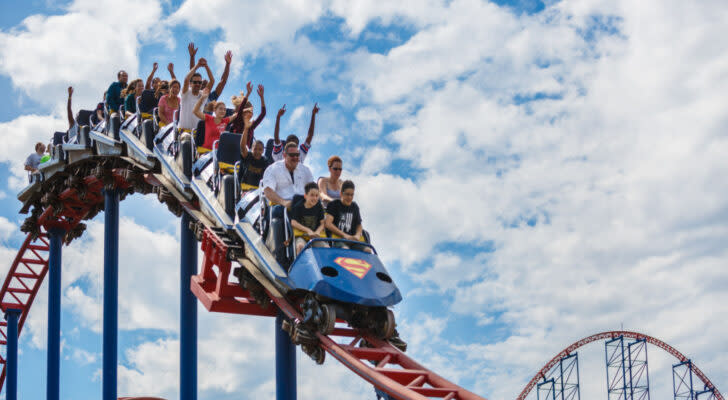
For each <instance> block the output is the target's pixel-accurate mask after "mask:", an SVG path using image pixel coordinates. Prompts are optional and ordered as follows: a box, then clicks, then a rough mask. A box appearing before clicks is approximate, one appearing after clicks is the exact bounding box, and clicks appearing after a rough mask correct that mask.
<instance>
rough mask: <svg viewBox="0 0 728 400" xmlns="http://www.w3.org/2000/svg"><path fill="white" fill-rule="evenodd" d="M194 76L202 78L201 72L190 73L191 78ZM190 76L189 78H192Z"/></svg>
mask: <svg viewBox="0 0 728 400" xmlns="http://www.w3.org/2000/svg"><path fill="white" fill-rule="evenodd" d="M196 76H199V77H200V78H202V74H201V73H199V72H195V73H194V74H192V78H194V77H196ZM192 78H190V80H192Z"/></svg>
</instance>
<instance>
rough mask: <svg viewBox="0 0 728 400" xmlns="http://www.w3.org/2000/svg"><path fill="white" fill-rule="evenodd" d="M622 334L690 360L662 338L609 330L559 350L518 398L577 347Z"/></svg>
mask: <svg viewBox="0 0 728 400" xmlns="http://www.w3.org/2000/svg"><path fill="white" fill-rule="evenodd" d="M620 336H623V337H625V338H629V339H640V340H642V339H644V340H645V341H646V342H647V343H649V344H651V345H654V346H657V347H659V348H660V349H662V350H664V351H666V352H667V353H669V354H671V355H672V356H673V357H675V358H677V359H678V360H679V361H680V362H685V361H688V358H687V357H685V356H684V355H683V354H682V353H680V352H679V351H678V350H677V349H675V348H674V347H672V346H670V345H669V344H667V343H665V342H663V341H662V340H660V339H657V338H654V337H652V336H648V335H645V334H643V333H639V332H632V331H608V332H601V333H597V334H594V335H591V336H587V337H585V338H583V339H581V340H577V341H576V342H574V343H572V344H571V345H570V346H568V347H567V348H565V349H564V350H562V351H561V352H559V353H558V354H557V355H556V356H554V358H552V359H551V360H550V361H549V362H547V363H546V365H544V367H543V368H541V370H539V371H538V373H536V375H535V376H534V377H533V378H532V379H531V380H530V381H529V382H528V384H527V385H526V387H525V388H524V389H523V391H522V392H521V394H520V395H518V397H517V399H516V400H525V399H526V396H528V394H529V393H530V392H531V390H532V389H533V388H534V386H536V384H537V383H538V381H539V380H540V379H543V378H545V377H546V374H547V373H548V372H549V370H551V368H553V366H554V365H556V364H557V363H558V362H559V360H561V359H562V358H563V357H566V356H569V355H571V354H572V353H573V352H574V351H576V349H578V348H580V347H582V346H585V345H587V344H589V343H592V342H596V341H598V340H604V339H614V338H618V337H620ZM692 368H693V373H694V374H695V376H697V377H698V378H700V380H701V381H703V384H705V388H706V389H714V390H715V398H716V399H717V400H724V398H723V395H722V394H720V392H718V389H717V388H716V387H715V385H713V382H711V381H710V379H708V377H707V376H706V375H705V374H704V373H703V371H701V370H700V368H698V367H697V366H696V365H695V364H693V365H692Z"/></svg>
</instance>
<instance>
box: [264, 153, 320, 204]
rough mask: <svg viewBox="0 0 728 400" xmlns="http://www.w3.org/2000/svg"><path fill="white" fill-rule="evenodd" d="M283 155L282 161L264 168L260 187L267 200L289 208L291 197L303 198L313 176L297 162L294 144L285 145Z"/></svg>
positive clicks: (297, 157) (298, 154) (297, 155)
mask: <svg viewBox="0 0 728 400" xmlns="http://www.w3.org/2000/svg"><path fill="white" fill-rule="evenodd" d="M283 153H284V157H285V158H284V159H283V160H281V161H276V162H275V163H273V164H272V165H271V166H269V167H268V168H266V170H265V172H264V173H263V181H262V187H263V193H265V197H266V198H267V199H268V200H270V201H272V202H273V203H277V204H281V205H283V206H285V207H286V208H289V207H290V206H291V202H292V200H293V196H295V195H301V196H303V194H304V193H305V191H304V187H305V186H306V184H307V183H309V182H313V174H312V173H311V170H310V169H308V167H307V166H305V165H303V164H301V163H300V162H299V160H300V158H301V152H300V151H299V150H298V146H297V145H296V144H295V143H288V144H286V147H285V150H284V151H283Z"/></svg>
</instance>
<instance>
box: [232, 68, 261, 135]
mask: <svg viewBox="0 0 728 400" xmlns="http://www.w3.org/2000/svg"><path fill="white" fill-rule="evenodd" d="M245 89H246V92H247V93H246V94H245V96H243V97H242V98H240V97H237V96H233V104H235V105H236V106H237V108H236V113H237V118H233V122H232V124H231V126H230V132H233V133H243V128H244V127H245V121H251V120H252V122H251V123H250V127H249V128H248V131H249V132H248V143H246V145H247V146H248V147H251V146H252V144H253V140H255V128H256V127H257V126H258V125H259V124H260V123H261V122H262V121H263V118H265V96H264V93H265V92H264V88H263V85H258V97H260V115H258V117H257V118H255V119H254V120H253V104H252V103H250V101H248V98H249V97H250V92H251V91H252V90H253V84H252V83H251V82H248V83H247V84H246V85H245ZM241 94H242V92H241Z"/></svg>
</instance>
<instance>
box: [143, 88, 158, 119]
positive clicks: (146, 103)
mask: <svg viewBox="0 0 728 400" xmlns="http://www.w3.org/2000/svg"><path fill="white" fill-rule="evenodd" d="M157 104H159V99H158V98H156V97H154V90H152V89H144V91H143V92H142V98H141V99H139V111H141V112H143V113H147V114H151V113H152V111H153V110H154V107H156V106H157Z"/></svg>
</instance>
